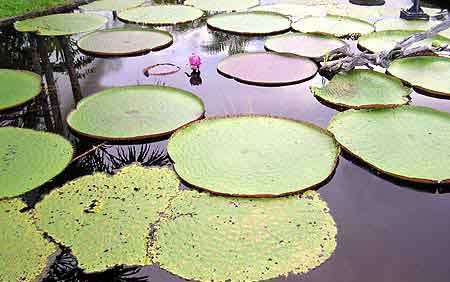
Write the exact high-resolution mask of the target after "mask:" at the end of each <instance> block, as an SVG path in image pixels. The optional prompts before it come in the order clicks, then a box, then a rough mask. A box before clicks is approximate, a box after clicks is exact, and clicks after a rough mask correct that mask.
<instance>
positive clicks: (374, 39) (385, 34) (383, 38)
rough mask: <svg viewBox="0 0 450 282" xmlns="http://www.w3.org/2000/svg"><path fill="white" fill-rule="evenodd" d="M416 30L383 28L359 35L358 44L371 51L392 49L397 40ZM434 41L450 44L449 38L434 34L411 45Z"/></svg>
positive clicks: (427, 43) (428, 43)
mask: <svg viewBox="0 0 450 282" xmlns="http://www.w3.org/2000/svg"><path fill="white" fill-rule="evenodd" d="M417 32H419V31H408V30H385V31H379V32H372V33H369V34H367V35H363V36H361V37H360V38H359V40H358V46H359V47H360V48H362V49H364V50H369V51H371V52H373V53H378V52H381V51H387V50H392V49H393V48H394V47H395V45H396V44H397V43H398V42H400V41H402V40H403V39H405V38H407V37H409V36H411V35H412V34H414V33H417ZM434 42H440V44H450V39H448V38H446V37H444V36H441V35H435V36H433V37H430V38H427V39H425V40H422V41H420V42H417V43H415V44H413V45H412V47H418V46H424V45H430V46H431V45H432V44H433V43H434Z"/></svg>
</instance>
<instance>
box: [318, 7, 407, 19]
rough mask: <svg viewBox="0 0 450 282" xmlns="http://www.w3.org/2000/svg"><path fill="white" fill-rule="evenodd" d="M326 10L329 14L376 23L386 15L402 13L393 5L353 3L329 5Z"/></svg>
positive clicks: (394, 15)
mask: <svg viewBox="0 0 450 282" xmlns="http://www.w3.org/2000/svg"><path fill="white" fill-rule="evenodd" d="M326 11H327V13H328V14H329V15H336V16H346V17H352V18H357V19H360V20H363V21H366V22H370V23H375V22H376V21H379V20H381V19H383V18H386V17H398V16H399V15H400V9H395V8H392V7H385V6H358V5H353V4H339V5H328V6H326Z"/></svg>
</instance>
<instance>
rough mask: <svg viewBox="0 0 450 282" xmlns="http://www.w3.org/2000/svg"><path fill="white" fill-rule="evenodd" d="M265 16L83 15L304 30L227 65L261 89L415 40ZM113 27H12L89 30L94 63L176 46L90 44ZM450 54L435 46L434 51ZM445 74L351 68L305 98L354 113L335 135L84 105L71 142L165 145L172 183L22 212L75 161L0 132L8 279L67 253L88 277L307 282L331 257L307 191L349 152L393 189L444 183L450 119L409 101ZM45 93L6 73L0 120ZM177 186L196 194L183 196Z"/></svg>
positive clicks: (132, 35) (162, 104)
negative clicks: (388, 179)
mask: <svg viewBox="0 0 450 282" xmlns="http://www.w3.org/2000/svg"><path fill="white" fill-rule="evenodd" d="M257 2H258V1H254V0H247V1H242V0H221V1H204V0H189V1H186V3H185V4H187V5H190V6H186V5H167V6H145V5H144V6H143V4H144V1H141V0H128V1H121V2H117V1H111V0H102V1H97V2H93V3H91V4H89V5H86V6H83V7H81V9H82V10H84V11H93V10H111V11H116V12H118V14H117V16H118V18H119V19H120V20H121V21H124V22H129V23H138V24H146V25H156V26H158V25H167V24H179V23H185V22H189V21H194V20H196V19H199V18H200V17H202V16H203V11H214V12H227V13H224V14H218V15H214V16H212V17H210V18H208V20H207V24H208V26H209V27H210V28H213V29H217V30H221V31H225V32H231V33H238V34H243V35H271V34H275V33H284V32H287V31H289V30H291V29H293V30H295V31H298V32H292V33H288V34H284V35H278V36H274V37H269V38H268V39H267V40H266V42H265V46H266V49H267V50H270V52H269V51H268V52H258V53H247V54H238V55H235V56H231V57H229V58H226V59H224V60H223V61H221V62H220V63H219V65H218V70H219V72H220V73H222V74H224V75H226V76H229V77H232V78H234V79H236V80H238V81H240V82H244V83H252V84H257V85H262V86H280V85H288V84H293V83H300V82H302V81H305V80H308V79H310V78H312V77H314V76H315V75H316V73H317V72H318V69H319V67H318V62H320V61H323V60H326V59H327V54H328V53H330V52H332V51H333V50H336V49H339V48H342V47H345V46H346V45H347V44H348V43H347V42H346V41H344V40H343V39H342V38H339V37H349V36H354V35H358V36H361V35H362V36H361V37H360V38H359V41H358V44H359V46H360V48H361V49H364V50H369V51H372V52H378V51H380V49H377V48H380V47H379V46H380V45H381V46H383V50H384V49H389V48H392V46H393V45H395V43H396V42H397V41H398V40H400V39H402V38H404V37H406V36H408V35H410V34H411V32H412V31H408V30H405V29H407V28H400V29H401V30H390V29H397V28H398V27H399V26H401V25H406V23H404V22H401V23H400V22H399V20H395V21H394V20H392V21H389V22H388V21H381V22H377V23H375V25H374V24H373V22H370V21H369V20H367V19H366V20H364V19H361V18H358V19H356V18H351V17H349V16H348V14H347V13H349V14H352V13H351V12H348V11H347V10H346V9H345V8H340V9H337V10H333V11H338V12H339V11H340V12H342V13H336V14H337V15H330V14H327V12H326V11H327V9H331V8H326V7H325V6H324V7H322V6H319V7H312V6H302V5H294V4H280V5H269V6H259V7H254V6H257ZM335 8H336V6H335ZM248 9H250V10H248ZM240 10H245V11H240ZM323 10H325V12H322V11H323ZM328 13H331V12H328ZM361 16H363V15H361ZM105 22H106V18H104V17H100V16H97V15H94V14H59V15H52V16H46V17H41V18H35V19H31V20H24V21H20V22H17V23H16V24H15V27H16V29H17V30H19V31H23V32H33V33H36V34H38V35H40V36H66V35H72V34H77V33H83V32H90V31H94V32H93V33H89V34H87V35H85V36H84V37H82V38H81V39H80V40H79V41H78V45H79V47H80V49H81V50H83V52H85V53H88V54H92V55H95V56H99V57H102V56H106V57H111V56H130V55H138V54H144V53H148V52H150V51H156V50H161V49H163V48H166V47H168V46H170V44H172V42H173V38H172V36H171V35H170V33H168V32H165V31H160V30H156V29H144V28H126V29H123V28H121V29H108V30H101V31H95V30H97V29H99V28H101V27H102V26H103V25H104V24H105ZM390 27H394V28H390ZM414 29H421V28H420V27H417V26H414ZM375 30H376V32H375ZM381 30H386V31H381ZM448 40H449V39H447V38H446V37H445V35H442V36H441V35H438V36H436V37H434V38H432V39H430V40H428V41H426V42H425V43H426V44H432V43H433V42H434V41H439V42H448ZM111 42H114V44H112V43H111ZM255 65H258V67H257V68H256V67H255ZM255 69H257V71H255ZM449 69H450V59H448V58H446V57H439V56H435V57H411V58H405V59H400V60H397V61H394V62H393V63H392V64H391V66H390V67H389V68H388V70H387V72H388V74H383V73H380V72H376V71H373V70H366V69H357V70H353V71H351V72H348V73H346V74H339V75H336V76H334V78H333V79H332V80H331V81H330V82H329V83H328V84H327V85H325V86H324V87H322V88H319V87H312V88H311V90H312V92H313V94H314V95H315V96H316V97H318V98H319V99H321V100H323V101H326V102H327V103H330V104H333V105H336V106H340V107H343V108H346V109H349V110H347V111H344V112H342V113H338V114H337V115H336V116H335V117H334V118H333V120H332V121H331V122H330V124H329V126H328V128H327V129H322V128H320V127H318V126H316V125H313V124H310V123H307V122H304V121H296V120H291V119H286V118H278V117H270V116H252V115H248V116H232V117H215V118H205V117H204V115H205V105H204V104H203V102H202V100H201V99H200V98H198V97H197V96H195V95H194V94H192V93H189V92H187V91H184V90H180V89H176V88H171V87H165V86H155V85H148V86H128V87H118V88H110V89H106V90H104V91H102V92H99V93H96V94H94V95H92V96H90V97H87V98H85V99H83V100H82V101H81V102H80V103H79V104H78V105H77V107H76V109H75V110H73V111H72V112H71V113H70V114H69V116H68V117H67V123H68V125H69V127H70V129H71V130H72V131H73V132H75V133H77V134H78V135H81V136H85V137H89V138H94V139H99V140H103V141H130V140H141V139H147V138H155V137H162V136H170V139H169V143H168V147H167V150H168V154H169V155H170V158H171V160H172V163H173V169H170V168H169V167H151V168H144V167H142V166H140V165H137V164H135V165H131V166H128V167H125V168H123V169H122V170H120V171H119V172H117V173H116V174H115V175H113V176H110V175H106V174H104V173H96V174H94V175H89V176H85V177H82V178H79V179H76V180H74V181H71V182H69V183H66V184H65V185H63V186H62V187H60V188H58V189H55V190H53V191H52V192H51V193H50V194H49V195H47V196H46V197H45V198H44V199H43V200H42V201H41V202H39V203H38V204H37V205H36V207H35V209H33V210H30V211H25V212H23V211H22V209H24V208H26V206H25V204H24V203H22V202H21V201H20V200H19V199H18V198H17V197H19V196H21V195H22V194H23V193H26V192H28V191H30V190H32V189H35V188H37V187H38V186H40V185H42V184H44V183H46V182H48V181H50V180H51V179H52V178H53V177H55V176H56V175H58V174H59V173H60V172H61V171H62V170H64V169H65V167H66V166H67V165H68V164H69V162H70V161H71V159H72V155H73V149H72V146H71V144H70V142H69V141H67V140H65V139H64V138H62V137H60V136H57V135H54V134H50V133H43V132H37V131H32V130H28V129H19V128H0V183H1V184H2V186H1V188H0V199H1V200H0V213H1V215H0V226H1V229H2V230H4V231H2V232H0V242H1V244H0V280H1V281H35V279H36V277H38V276H40V275H41V274H42V272H43V270H44V268H45V265H46V264H47V260H48V258H49V257H50V256H51V255H52V254H54V253H55V251H56V249H57V246H56V243H58V244H61V245H63V246H66V247H68V248H70V250H71V251H72V253H73V254H74V255H75V256H76V258H77V260H78V263H79V266H80V267H81V268H82V269H83V270H84V271H86V272H100V271H104V270H107V269H109V268H112V267H114V266H118V265H148V264H153V263H156V264H159V265H160V266H161V267H162V268H163V269H166V270H168V271H170V272H172V273H174V274H176V275H179V276H181V277H183V278H186V279H192V280H199V281H206V280H209V281H259V280H267V279H270V278H273V277H277V276H280V275H287V274H288V273H305V272H307V271H309V270H311V269H313V268H315V267H317V266H319V265H320V264H322V263H323V262H324V261H326V260H327V259H328V258H329V257H330V256H331V255H332V253H333V251H334V249H335V248H336V235H337V228H336V224H335V222H334V220H333V217H332V216H331V214H330V212H329V209H328V207H327V204H326V202H325V201H323V200H322V199H321V197H320V195H319V193H318V192H316V191H312V190H311V189H312V188H315V187H318V186H319V185H320V184H322V183H324V182H325V181H327V180H328V179H330V178H331V177H332V174H333V172H334V170H335V168H336V166H337V163H338V157H339V154H340V150H341V148H342V149H344V150H346V151H348V152H349V153H351V154H353V155H354V156H356V157H357V158H360V159H361V160H363V161H364V162H366V163H367V164H368V165H369V166H371V167H373V168H375V169H377V170H379V171H382V172H384V173H387V174H389V175H392V176H394V177H398V178H402V179H407V180H410V181H415V182H423V183H442V182H450V171H449V170H448V167H450V145H449V144H450V143H449V142H448V140H449V137H450V114H448V113H444V112H440V111H437V110H433V109H430V108H425V107H416V106H409V105H406V104H407V103H408V102H409V99H408V96H409V95H410V93H411V88H410V87H409V86H413V87H415V88H416V89H421V90H424V91H426V92H431V93H434V94H438V95H450V84H449V81H450V72H449ZM419 74H420V75H419ZM40 82H41V81H40V77H39V76H37V75H35V74H33V73H29V72H23V71H13V70H0V84H2V85H4V86H5V87H6V88H5V89H6V90H5V91H4V90H2V95H0V110H6V109H10V108H12V107H16V106H19V105H22V104H24V103H26V102H28V101H30V100H31V99H33V98H34V97H36V96H37V95H39V93H40V92H41V85H40ZM405 85H406V86H405ZM249 132H250V133H251V134H249ZM417 148H421V150H416V149H417ZM413 150H414V151H415V153H414V154H408V152H410V151H413ZM43 162H47V163H48V165H46V166H42V163H43ZM181 180H183V181H185V182H186V183H189V184H190V185H192V186H193V187H196V188H198V189H194V190H190V191H187V190H183V191H182V190H180V189H179V186H180V181H181ZM5 226H7V228H4V227H5ZM150 226H152V227H153V228H152V229H153V232H150ZM42 232H45V233H46V234H48V236H50V237H51V238H52V239H53V240H54V241H53V243H52V242H49V241H48V240H46V239H44V237H43V235H42ZM92 234H100V235H99V236H92ZM292 234H295V236H293V235H292ZM24 246H25V247H24ZM11 265H13V266H11Z"/></svg>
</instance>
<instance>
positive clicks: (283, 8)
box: [250, 4, 326, 18]
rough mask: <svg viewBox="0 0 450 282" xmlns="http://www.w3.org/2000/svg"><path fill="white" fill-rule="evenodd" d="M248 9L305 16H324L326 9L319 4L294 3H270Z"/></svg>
mask: <svg viewBox="0 0 450 282" xmlns="http://www.w3.org/2000/svg"><path fill="white" fill-rule="evenodd" d="M250 11H261V12H273V13H277V14H281V15H284V16H291V17H296V18H305V17H309V16H324V15H325V14H326V11H325V10H324V9H323V8H321V7H319V6H306V5H296V4H272V5H264V6H258V7H255V8H252V9H250Z"/></svg>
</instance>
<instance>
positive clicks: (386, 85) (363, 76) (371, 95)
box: [311, 69, 411, 109]
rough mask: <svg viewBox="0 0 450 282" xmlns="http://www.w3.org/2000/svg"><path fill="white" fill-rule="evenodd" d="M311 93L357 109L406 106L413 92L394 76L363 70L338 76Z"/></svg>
mask: <svg viewBox="0 0 450 282" xmlns="http://www.w3.org/2000/svg"><path fill="white" fill-rule="evenodd" d="M311 90H312V92H313V93H314V95H315V96H317V97H319V98H320V99H322V100H325V101H326V102H328V103H331V104H334V105H337V106H340V107H345V108H354V109H363V108H388V107H395V106H399V105H404V104H406V103H407V102H408V99H407V98H406V96H408V95H409V94H410V93H411V89H409V88H406V87H404V86H403V84H402V82H401V81H400V80H398V79H396V78H393V77H392V76H388V75H385V74H382V73H379V72H376V71H371V70H362V69H359V70H352V71H350V72H348V73H346V74H342V75H341V74H338V75H336V76H334V77H333V79H332V80H331V81H330V82H329V83H328V84H327V85H326V86H325V87H323V88H318V87H311Z"/></svg>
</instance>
